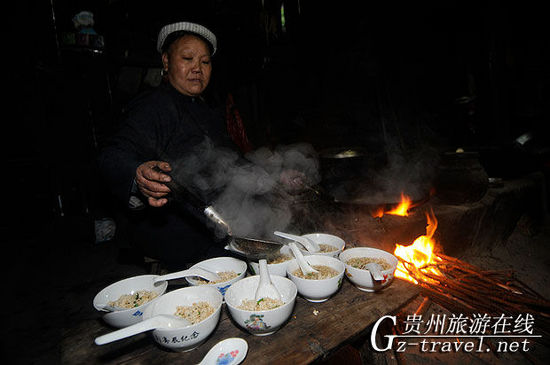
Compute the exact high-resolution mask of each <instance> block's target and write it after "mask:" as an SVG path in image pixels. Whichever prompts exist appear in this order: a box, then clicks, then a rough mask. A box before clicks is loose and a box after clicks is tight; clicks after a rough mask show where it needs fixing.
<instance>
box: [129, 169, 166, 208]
mask: <svg viewBox="0 0 550 365" xmlns="http://www.w3.org/2000/svg"><path fill="white" fill-rule="evenodd" d="M159 170H161V171H164V172H170V171H172V167H170V164H169V163H168V162H164V161H147V162H144V163H142V164H141V165H139V166H138V168H137V169H136V184H137V186H138V189H139V191H140V192H141V193H142V194H143V195H144V196H146V197H147V202H148V203H149V205H150V206H152V207H156V208H158V207H162V206H163V205H165V204H166V203H168V199H167V198H166V195H168V193H169V192H170V189H169V188H168V186H166V185H165V184H164V183H166V182H169V181H170V180H171V178H170V176H169V175H167V174H163V173H162V172H159Z"/></svg>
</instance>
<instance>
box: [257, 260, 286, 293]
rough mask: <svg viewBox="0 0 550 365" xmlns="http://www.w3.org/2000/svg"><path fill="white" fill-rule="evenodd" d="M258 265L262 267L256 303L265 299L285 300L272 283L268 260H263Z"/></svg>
mask: <svg viewBox="0 0 550 365" xmlns="http://www.w3.org/2000/svg"><path fill="white" fill-rule="evenodd" d="M258 263H259V265H260V283H259V284H258V289H256V298H255V299H256V302H258V301H260V300H262V299H263V298H271V299H275V300H277V299H280V300H283V299H282V297H281V293H279V291H278V290H277V288H276V287H275V285H273V283H272V282H271V277H270V276H269V271H268V270H267V260H266V259H261V260H260V261H259V262H258Z"/></svg>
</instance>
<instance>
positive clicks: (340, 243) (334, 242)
mask: <svg viewBox="0 0 550 365" xmlns="http://www.w3.org/2000/svg"><path fill="white" fill-rule="evenodd" d="M302 237H305V238H309V239H310V240H312V241H313V242H316V243H317V244H325V245H331V246H333V247H334V248H335V250H334V251H330V252H315V253H314V252H309V251H308V250H306V249H304V248H302V247H301V246H298V247H300V250H301V251H302V252H303V253H304V254H309V255H321V256H332V257H334V258H338V255H339V254H340V252H342V250H344V248H345V247H346V242H345V241H344V240H343V239H341V238H340V237H338V236H335V235H332V234H328V233H309V234H304V235H302Z"/></svg>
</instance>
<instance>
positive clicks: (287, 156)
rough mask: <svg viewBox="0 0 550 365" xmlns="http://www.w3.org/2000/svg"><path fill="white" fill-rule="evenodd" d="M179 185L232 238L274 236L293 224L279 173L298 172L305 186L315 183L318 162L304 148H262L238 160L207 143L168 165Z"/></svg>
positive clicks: (286, 193) (225, 150)
mask: <svg viewBox="0 0 550 365" xmlns="http://www.w3.org/2000/svg"><path fill="white" fill-rule="evenodd" d="M172 165H173V170H174V172H176V171H177V174H176V175H175V178H176V179H177V181H178V182H186V183H185V185H186V186H187V187H188V188H189V190H191V191H193V192H194V193H195V194H196V195H197V196H199V197H200V198H201V199H202V200H203V201H204V202H205V203H206V204H209V205H212V206H213V207H214V209H216V211H218V212H219V213H220V215H221V216H222V217H223V219H224V220H225V221H226V222H227V223H228V224H229V226H230V227H231V230H232V232H233V234H234V235H235V236H242V237H253V238H266V239H269V238H273V232H274V231H276V230H284V229H285V228H286V227H287V226H288V225H289V224H290V222H292V218H293V217H292V210H291V204H292V199H288V192H287V191H286V190H287V189H285V186H283V185H282V184H281V175H282V174H283V173H284V172H288V171H292V170H295V171H300V172H301V173H302V174H303V176H305V179H306V181H307V182H308V183H309V184H316V183H318V182H319V179H320V178H319V172H318V170H319V168H318V167H319V163H318V160H317V155H316V153H315V151H314V149H313V147H312V146H311V145H309V144H303V143H300V144H293V145H287V146H278V147H276V148H275V149H268V148H267V147H263V148H260V149H257V150H255V151H252V152H250V153H248V154H247V155H246V156H245V158H241V157H240V156H239V155H238V154H237V153H236V152H234V151H232V150H230V149H226V148H221V147H217V146H215V145H214V144H213V143H212V142H211V141H210V140H209V139H206V140H204V141H203V142H202V143H201V144H199V145H198V146H196V147H195V148H194V149H193V150H192V151H191V153H189V154H187V156H186V157H185V159H183V160H181V161H178V162H176V163H172Z"/></svg>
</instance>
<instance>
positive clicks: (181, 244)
mask: <svg viewBox="0 0 550 365" xmlns="http://www.w3.org/2000/svg"><path fill="white" fill-rule="evenodd" d="M220 150H224V151H225V152H224V153H225V155H226V156H230V158H233V156H234V158H237V156H238V155H237V152H236V150H235V146H234V144H233V142H232V141H231V139H230V137H229V135H228V133H227V128H226V125H225V123H224V118H223V114H222V113H220V112H216V111H215V110H214V109H212V108H211V107H210V106H209V105H207V103H205V102H204V101H203V100H202V99H201V98H194V97H189V96H186V95H183V94H181V93H179V92H178V91H177V90H176V89H174V88H173V87H172V86H171V85H170V84H169V83H167V82H165V83H162V84H161V85H160V86H159V87H157V88H156V89H154V90H152V91H148V92H146V93H144V94H142V95H140V96H139V97H137V98H136V99H135V100H133V101H132V102H131V103H130V104H129V107H128V111H127V115H126V117H125V119H124V121H123V123H122V124H121V126H120V129H119V131H118V132H117V133H115V134H114V135H113V136H112V137H111V138H110V139H108V140H107V142H106V144H105V146H104V147H103V148H102V149H101V152H100V154H99V159H98V162H99V169H100V173H101V176H102V177H103V179H104V181H105V184H106V186H107V188H108V189H109V190H110V191H111V192H112V194H113V195H114V197H115V199H117V201H118V202H119V203H120V204H121V206H123V207H125V208H124V209H125V213H126V215H127V218H128V236H129V238H130V240H131V241H132V243H134V244H136V245H137V246H138V247H139V248H140V249H141V250H143V253H144V254H145V255H148V256H151V257H154V258H157V259H160V260H162V261H165V262H167V263H169V264H173V265H174V266H184V264H186V263H187V264H188V263H194V262H196V261H198V260H200V259H202V258H204V257H208V256H215V255H219V254H220V253H223V251H220V250H219V249H220V243H219V242H216V239H215V237H214V235H213V233H212V232H211V230H210V229H209V228H208V227H207V226H205V224H204V222H202V221H201V220H200V219H199V218H202V217H200V216H198V215H197V214H193V213H191V214H186V213H185V212H183V211H182V210H181V209H179V207H176V206H175V205H174V204H168V206H166V207H162V208H152V207H150V206H148V205H147V204H146V200H145V199H143V201H144V202H145V208H143V209H141V210H131V209H128V208H126V207H128V202H129V200H130V197H131V196H132V195H133V194H136V191H135V183H134V177H135V171H136V168H137V167H138V166H139V165H140V164H142V163H143V162H146V161H151V160H161V161H167V162H169V163H170V164H171V165H172V168H173V171H172V176H173V178H174V179H176V180H177V182H178V183H180V184H182V185H184V186H186V187H187V188H189V189H190V190H191V191H192V192H193V193H195V194H197V196H198V197H199V198H200V199H201V200H202V201H203V202H204V203H205V204H206V205H208V203H209V200H211V199H212V195H213V194H215V192H216V189H219V188H221V187H219V186H215V183H214V182H215V177H213V176H209V175H211V170H210V169H208V168H207V167H208V165H211V164H212V163H213V162H214V160H215V159H216V158H217V157H216V153H217V152H214V151H220ZM205 171H207V172H205ZM212 183H213V184H214V186H212ZM137 195H138V196H139V193H137ZM199 215H200V213H199Z"/></svg>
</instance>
